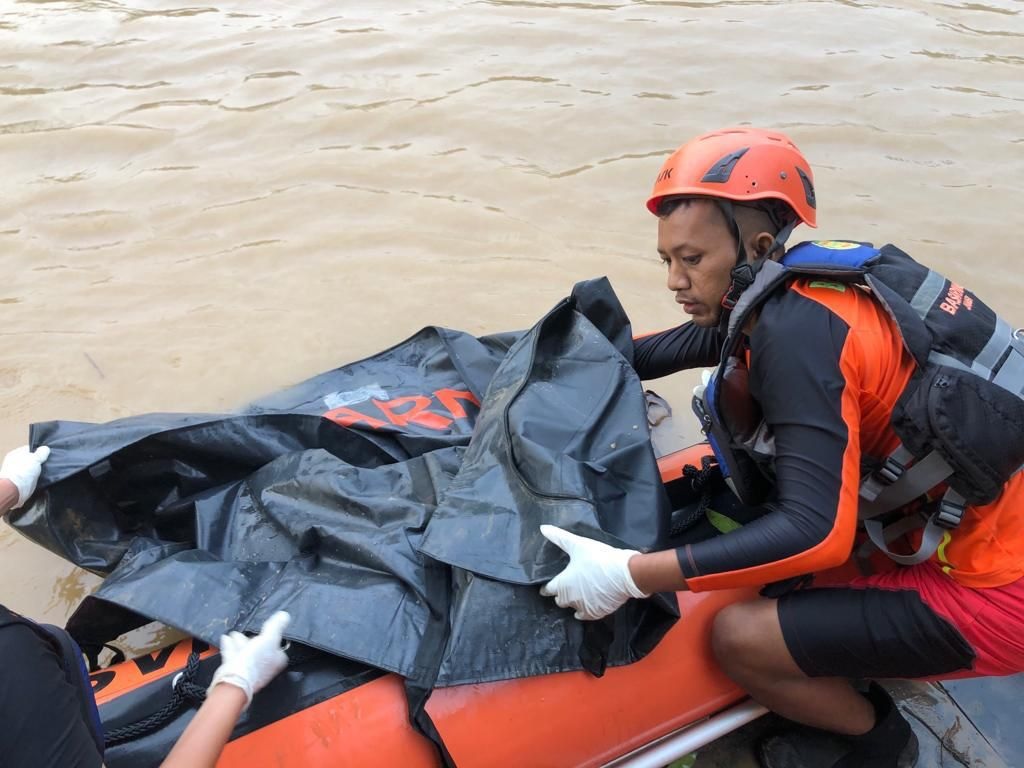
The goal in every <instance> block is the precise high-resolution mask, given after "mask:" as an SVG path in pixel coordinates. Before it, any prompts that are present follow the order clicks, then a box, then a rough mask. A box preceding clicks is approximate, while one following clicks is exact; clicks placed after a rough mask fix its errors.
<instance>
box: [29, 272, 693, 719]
mask: <svg viewBox="0 0 1024 768" xmlns="http://www.w3.org/2000/svg"><path fill="white" fill-rule="evenodd" d="M631 359H632V340H631V334H630V327H629V322H628V319H627V318H626V316H625V314H624V312H623V311H622V309H621V307H620V306H619V304H618V301H617V299H616V298H615V296H614V293H613V292H612V291H611V288H610V286H609V285H608V283H607V281H606V280H604V279H599V280H594V281H589V282H586V283H581V284H579V285H577V286H576V288H575V289H574V291H573V294H572V296H570V297H569V298H568V299H566V300H564V301H562V302H560V303H559V304H558V305H557V306H556V307H555V308H554V309H552V310H551V312H549V313H548V314H547V315H546V316H545V317H544V318H542V319H541V320H540V321H539V322H538V323H537V324H536V325H535V326H534V327H533V328H532V329H530V330H529V331H527V332H525V333H515V334H502V335H497V336H489V337H483V338H474V337H472V336H469V335H467V334H464V333H460V332H457V331H452V330H447V329H442V328H426V329H424V330H422V331H420V332H419V333H417V334H416V335H415V336H413V337H411V338H410V339H408V340H407V341H405V342H402V343H401V344H398V345H396V346H395V347H392V348H391V349H388V350H386V351H384V352H381V353H380V354H378V355H375V356H373V357H371V358H368V359H366V360H362V361H360V362H357V363H353V364H351V365H346V366H344V367H342V368H339V369H337V370H334V371H330V372H328V373H325V374H323V375H321V376H317V377H315V378H313V379H310V380H309V381H306V382H303V383H301V384H299V385H297V386H294V387H291V388H289V389H287V390H285V391H282V392H279V393H277V394H275V395H273V396H271V397H268V398H265V399H263V400H261V401H258V402H256V403H253V404H251V405H250V406H248V407H246V408H245V409H243V410H241V411H240V412H238V413H233V414H221V415H196V414H189V415H178V414H175V415H168V414H154V415H146V416H138V417H132V418H127V419H122V420H119V421H115V422H111V423H109V424H103V425H95V424H83V423H76V422H64V421H54V422H47V423H41V424H36V425H34V426H33V427H32V430H31V443H32V445H33V446H37V445H41V444H46V445H49V446H50V448H51V451H52V452H51V456H50V459H49V461H48V462H47V463H46V465H45V466H44V471H43V477H42V479H41V482H40V486H39V488H40V491H39V492H38V493H37V494H36V496H35V498H34V500H33V502H32V503H31V504H29V505H28V506H27V507H26V508H24V509H22V510H19V511H17V512H16V513H14V514H12V516H11V518H10V521H11V522H12V524H13V525H14V526H15V527H16V528H17V529H18V530H20V531H21V532H22V533H23V534H25V535H26V536H28V537H29V538H31V539H34V540H35V541H37V542H38V543H40V544H41V545H43V546H45V547H47V548H48V549H50V550H52V551H54V552H56V553H57V554H58V555H60V556H62V557H64V558H66V559H68V560H70V561H71V562H74V563H76V564H77V565H80V566H82V567H84V568H87V569H89V570H92V571H94V572H96V573H99V574H101V575H104V576H105V577H106V579H105V581H104V582H103V584H102V585H101V587H100V588H99V589H98V591H97V592H96V593H95V594H94V595H92V596H91V597H89V598H87V599H86V600H85V601H84V602H83V604H82V605H81V606H80V608H79V609H78V610H77V612H76V613H75V614H74V616H72V618H71V620H70V622H69V629H71V630H72V631H73V633H74V634H76V635H77V636H78V637H79V638H80V639H81V640H82V641H83V642H84V643H85V644H95V643H99V642H103V641H106V640H110V639H112V638H113V637H114V636H116V635H117V634H119V633H121V632H124V631H126V630H128V629H132V628H134V627H135V626H138V625H141V624H142V623H146V622H148V621H150V620H158V621H161V622H163V623H165V624H168V625H170V626H173V627H176V628H178V629H181V630H183V631H185V632H188V633H189V634H191V635H193V636H196V637H198V638H201V639H203V640H205V641H207V642H210V643H214V644H216V643H217V642H218V640H219V637H220V635H221V633H223V632H225V631H227V630H230V629H239V630H243V631H255V630H257V629H258V628H259V626H260V624H261V623H262V622H263V620H264V619H266V618H267V617H268V616H269V615H270V614H272V613H273V612H274V611H276V610H278V609H286V610H288V611H289V612H290V613H291V614H292V623H291V625H290V626H289V628H288V632H287V635H288V636H289V637H290V638H291V639H293V640H295V641H297V642H301V643H304V644H307V645H310V646H313V647H316V648H319V649H321V650H324V651H327V652H329V653H332V654H336V655H339V656H344V657H347V658H350V659H354V660H357V661H360V662H363V663H365V664H369V665H371V666H374V667H379V668H381V669H386V670H390V671H393V672H397V673H398V674H400V675H402V676H403V677H405V678H407V679H408V680H409V681H410V685H411V686H412V688H413V689H417V688H418V689H419V690H421V692H427V691H429V689H430V688H431V687H433V686H434V685H435V684H436V685H453V684H458V683H468V682H480V681H487V680H496V679H505V678H512V677H522V676H527V675H535V674H544V673H549V672H555V671H562V670H571V669H580V668H587V669H590V670H591V671H593V672H595V673H600V672H602V671H603V669H604V667H605V666H606V665H618V664H625V663H629V662H632V661H635V660H637V659H639V658H641V657H642V656H643V655H645V654H646V653H647V652H648V651H649V650H650V649H651V648H653V647H654V645H655V644H656V643H657V641H658V640H659V639H660V638H661V637H662V635H663V634H664V633H665V632H666V631H667V630H668V628H669V627H670V626H671V625H672V623H673V622H674V621H675V619H676V618H677V615H678V614H677V610H676V605H675V599H674V597H673V596H658V597H655V598H653V599H650V600H645V601H630V602H629V603H628V604H627V605H626V606H625V607H624V608H623V609H622V610H620V611H619V612H617V613H616V614H615V615H614V616H613V617H610V618H609V619H607V620H605V621H603V622H588V623H585V624H584V623H580V622H577V621H576V620H574V619H573V618H572V615H571V612H570V611H566V610H561V609H559V608H557V607H556V606H555V605H554V602H553V601H552V600H550V599H546V598H542V597H541V596H540V595H539V593H538V588H537V587H538V584H539V583H541V582H542V581H544V580H546V579H547V578H550V577H551V576H552V575H554V574H555V573H556V572H557V571H558V570H559V569H560V568H561V567H563V566H564V564H565V562H566V558H565V556H564V555H563V554H562V553H561V552H560V551H559V550H558V549H557V548H555V547H553V546H552V545H550V544H548V543H547V542H546V541H545V540H544V539H543V538H542V537H541V536H540V534H539V531H538V528H539V526H540V524H541V523H553V524H555V525H560V526H563V527H566V528H569V529H570V530H573V531H575V532H577V533H580V534H583V535H588V536H592V537H595V538H599V539H601V540H603V541H606V542H608V543H611V544H615V545H618V546H630V547H633V548H639V549H647V548H653V547H655V546H657V544H658V542H659V541H660V540H661V539H662V537H663V535H664V529H665V522H666V521H667V519H668V515H669V510H668V501H667V498H666V496H665V492H664V489H663V486H662V484H661V481H660V478H659V475H658V470H657V464H656V461H655V458H654V454H653V452H652V449H651V446H650V440H649V433H648V429H647V421H646V418H645V412H644V407H645V406H644V397H643V393H642V389H641V386H640V382H639V380H638V378H637V376H636V374H635V372H634V371H633V369H632V366H631ZM424 695H425V694H424ZM421 703H422V702H421Z"/></svg>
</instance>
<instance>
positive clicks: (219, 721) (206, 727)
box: [160, 684, 246, 768]
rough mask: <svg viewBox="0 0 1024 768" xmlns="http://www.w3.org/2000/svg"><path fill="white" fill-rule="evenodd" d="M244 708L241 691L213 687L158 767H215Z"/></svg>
mask: <svg viewBox="0 0 1024 768" xmlns="http://www.w3.org/2000/svg"><path fill="white" fill-rule="evenodd" d="M245 705H246V697H245V691H243V690H242V689H241V688H238V687H236V686H234V685H227V684H225V685H218V686H215V687H214V688H213V690H212V691H210V693H209V695H208V696H207V697H206V701H204V702H203V706H201V707H200V708H199V711H198V712H197V713H196V716H195V717H194V718H192V722H191V723H189V724H188V727H187V728H186V729H185V732H184V733H183V734H182V735H181V738H180V739H178V743H177V744H175V745H174V749H172V750H171V754H169V755H168V756H167V759H166V760H164V761H163V763H161V764H160V768H214V766H215V765H216V764H217V758H218V757H220V753H221V750H222V749H224V745H225V744H227V743H228V739H229V738H230V737H231V731H232V729H233V728H234V727H235V723H236V722H238V716H239V715H241V714H242V710H244V709H245Z"/></svg>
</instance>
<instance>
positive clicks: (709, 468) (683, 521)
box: [669, 456, 718, 536]
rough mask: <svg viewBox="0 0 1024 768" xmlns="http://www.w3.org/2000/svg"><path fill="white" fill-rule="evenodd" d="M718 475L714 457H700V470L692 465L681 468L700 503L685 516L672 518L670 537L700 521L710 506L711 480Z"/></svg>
mask: <svg viewBox="0 0 1024 768" xmlns="http://www.w3.org/2000/svg"><path fill="white" fill-rule="evenodd" d="M717 474H718V464H717V462H716V461H715V457H714V456H701V459H700V469H697V467H695V466H694V465H693V464H687V465H686V466H684V467H683V477H685V478H686V479H688V480H689V481H690V489H691V490H692V491H693V492H694V494H698V493H699V494H700V501H699V502H698V503H697V504H696V505H695V506H694V507H693V508H692V509H689V510H688V511H687V513H686V514H685V515H683V516H682V517H680V518H678V519H676V518H675V516H673V520H672V529H671V531H670V534H669V535H671V536H678V535H679V534H681V533H683V532H684V531H687V530H689V529H690V528H692V527H693V526H694V525H696V524H697V523H698V522H699V521H700V520H702V519H703V518H704V517H705V516H706V515H707V511H708V507H709V506H710V505H711V487H712V483H711V480H712V479H713V478H714V477H715V475H717Z"/></svg>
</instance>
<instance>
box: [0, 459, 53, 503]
mask: <svg viewBox="0 0 1024 768" xmlns="http://www.w3.org/2000/svg"><path fill="white" fill-rule="evenodd" d="M48 458H50V449H49V448H47V447H46V446H45V445H41V446H39V447H38V448H36V449H35V450H34V451H30V450H29V449H28V446H27V445H23V446H21V447H20V448H15V449H14V450H13V451H11V452H10V453H8V454H7V455H6V456H4V463H3V465H2V466H0V478H3V479H4V480H10V481H11V482H12V483H14V487H15V488H17V489H18V503H17V504H15V505H14V506H13V507H11V509H17V508H18V507H20V506H21V505H22V504H24V503H25V502H26V501H28V499H29V497H30V496H31V495H32V494H33V493H35V490H36V483H38V482H39V473H40V472H42V471H43V462H44V461H46V460H47V459H48Z"/></svg>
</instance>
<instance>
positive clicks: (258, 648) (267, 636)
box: [209, 611, 291, 707]
mask: <svg viewBox="0 0 1024 768" xmlns="http://www.w3.org/2000/svg"><path fill="white" fill-rule="evenodd" d="M290 621H291V616H289V615H288V614H287V613H286V612H285V611H278V612H277V613H275V614H274V615H273V616H271V617H270V618H269V619H267V620H266V621H265V622H263V628H262V629H261V630H260V633H259V634H258V635H256V636H255V637H246V636H245V635H243V634H242V633H241V632H232V633H231V634H230V635H221V638H220V655H221V659H223V661H222V662H221V665H220V666H219V667H218V668H217V671H216V672H214V673H213V681H212V682H211V683H210V688H209V690H211V691H212V690H213V688H214V686H216V685H218V684H219V683H228V684H230V685H233V686H235V687H237V688H241V689H242V690H243V691H244V692H245V697H246V707H248V706H249V704H252V697H253V695H254V694H255V693H257V692H258V691H260V690H262V689H263V687H264V686H266V684H267V683H269V682H270V681H271V680H273V679H274V677H275V676H276V675H277V674H278V673H279V672H280V671H281V670H283V669H284V668H285V667H286V666H288V656H287V654H286V653H285V652H284V650H283V649H282V648H281V635H282V633H283V632H284V630H285V627H287V626H288V623H289V622H290Z"/></svg>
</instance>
